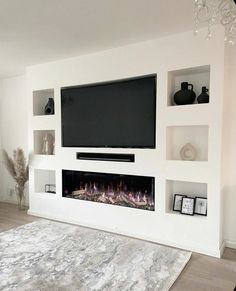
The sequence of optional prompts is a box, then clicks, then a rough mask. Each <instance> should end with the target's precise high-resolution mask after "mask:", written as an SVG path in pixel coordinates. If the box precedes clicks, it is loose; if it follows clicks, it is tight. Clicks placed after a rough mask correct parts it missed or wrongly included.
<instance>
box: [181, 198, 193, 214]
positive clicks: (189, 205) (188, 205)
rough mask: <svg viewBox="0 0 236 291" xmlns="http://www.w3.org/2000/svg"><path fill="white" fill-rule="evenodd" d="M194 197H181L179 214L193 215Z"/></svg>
mask: <svg viewBox="0 0 236 291" xmlns="http://www.w3.org/2000/svg"><path fill="white" fill-rule="evenodd" d="M194 206H195V198H191V197H183V199H182V204H181V211H180V212H181V214H185V215H194Z"/></svg>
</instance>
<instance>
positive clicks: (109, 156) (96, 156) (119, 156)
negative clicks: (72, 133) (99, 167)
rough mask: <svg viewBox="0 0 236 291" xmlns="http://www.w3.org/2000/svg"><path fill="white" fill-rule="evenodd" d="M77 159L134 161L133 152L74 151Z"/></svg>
mask: <svg viewBox="0 0 236 291" xmlns="http://www.w3.org/2000/svg"><path fill="white" fill-rule="evenodd" d="M76 158H77V160H90V161H111V162H129V163H134V161H135V156H134V154H101V153H76Z"/></svg>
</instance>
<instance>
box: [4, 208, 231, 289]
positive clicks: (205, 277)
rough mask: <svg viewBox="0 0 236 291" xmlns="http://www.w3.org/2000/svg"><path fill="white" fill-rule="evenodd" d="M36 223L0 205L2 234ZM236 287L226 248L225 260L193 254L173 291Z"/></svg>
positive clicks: (14, 209)
mask: <svg viewBox="0 0 236 291" xmlns="http://www.w3.org/2000/svg"><path fill="white" fill-rule="evenodd" d="M36 219H38V218H36V217H33V216H29V215H27V214H26V212H23V211H18V209H17V206H16V205H12V204H7V203H0V232H2V231H6V230H8V229H11V228H14V227H17V226H20V225H22V224H26V223H29V222H32V221H35V220H36ZM235 286H236V250H233V249H229V248H226V250H225V252H224V255H223V258H222V259H216V258H212V257H208V256H204V255H199V254H195V253H194V254H193V255H192V258H191V259H190V262H189V263H188V264H187V266H186V267H185V269H184V271H183V272H182V273H181V275H180V276H179V278H178V279H177V281H176V282H175V284H174V285H173V286H172V288H171V291H205V290H209V291H233V290H234V288H235ZM137 291H139V290H137Z"/></svg>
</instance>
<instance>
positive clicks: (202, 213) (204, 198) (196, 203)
mask: <svg viewBox="0 0 236 291" xmlns="http://www.w3.org/2000/svg"><path fill="white" fill-rule="evenodd" d="M198 200H205V201H206V204H205V211H203V212H199V211H197V209H196V208H197V207H198V203H199V202H198ZM194 214H197V215H202V216H207V198H206V197H200V196H197V197H195V206H194Z"/></svg>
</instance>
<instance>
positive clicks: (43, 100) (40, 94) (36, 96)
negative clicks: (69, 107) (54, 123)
mask: <svg viewBox="0 0 236 291" xmlns="http://www.w3.org/2000/svg"><path fill="white" fill-rule="evenodd" d="M49 98H53V100H54V89H46V90H38V91H33V115H34V116H37V115H45V112H44V109H45V106H46V104H47V103H48V99H49Z"/></svg>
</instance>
